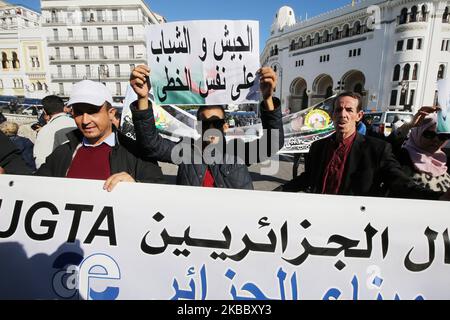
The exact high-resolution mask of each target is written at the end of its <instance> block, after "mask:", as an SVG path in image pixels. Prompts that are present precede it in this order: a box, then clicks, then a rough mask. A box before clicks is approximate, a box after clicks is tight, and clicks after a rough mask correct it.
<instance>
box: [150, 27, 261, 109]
mask: <svg viewBox="0 0 450 320" xmlns="http://www.w3.org/2000/svg"><path fill="white" fill-rule="evenodd" d="M146 35H147V50H148V54H147V56H148V63H149V66H150V68H151V70H152V76H151V83H152V88H153V90H154V97H155V102H156V104H161V105H163V104H176V105H220V104H228V103H233V104H241V103H258V102H259V81H258V80H257V71H258V69H259V68H260V63H259V23H258V22H257V21H227V20H222V21H185V22H174V23H166V24H161V25H151V26H148V27H147V30H146Z"/></svg>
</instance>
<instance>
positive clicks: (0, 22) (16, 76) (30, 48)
mask: <svg viewBox="0 0 450 320" xmlns="http://www.w3.org/2000/svg"><path fill="white" fill-rule="evenodd" d="M39 22H40V15H39V13H37V12H35V11H33V10H31V9H28V8H26V7H24V6H20V5H13V4H9V3H7V2H6V1H1V0H0V60H1V65H0V95H11V96H17V97H27V98H43V97H44V96H46V95H48V93H49V90H48V83H49V77H48V76H47V70H48V68H47V66H48V63H47V59H48V57H47V53H46V47H47V44H46V39H45V36H44V35H43V33H42V31H41V30H40V28H39V26H40V23H39Z"/></svg>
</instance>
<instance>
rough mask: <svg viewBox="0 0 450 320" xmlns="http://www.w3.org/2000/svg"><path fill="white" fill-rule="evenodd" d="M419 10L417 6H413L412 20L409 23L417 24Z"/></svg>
mask: <svg viewBox="0 0 450 320" xmlns="http://www.w3.org/2000/svg"><path fill="white" fill-rule="evenodd" d="M418 10H419V9H418V8H417V6H413V7H412V8H411V15H410V19H409V22H416V21H417V12H418Z"/></svg>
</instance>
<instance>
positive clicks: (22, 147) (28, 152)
mask: <svg viewBox="0 0 450 320" xmlns="http://www.w3.org/2000/svg"><path fill="white" fill-rule="evenodd" d="M9 140H11V142H12V143H14V145H15V146H16V147H17V148H18V149H19V151H20V155H21V156H22V159H23V160H24V161H25V163H26V164H27V166H28V168H30V170H31V171H33V172H34V171H36V163H35V162H34V156H33V147H34V143H33V142H31V140H30V139H28V138H25V137H21V136H17V135H15V136H11V137H9Z"/></svg>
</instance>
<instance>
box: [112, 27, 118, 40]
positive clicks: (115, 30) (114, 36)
mask: <svg viewBox="0 0 450 320" xmlns="http://www.w3.org/2000/svg"><path fill="white" fill-rule="evenodd" d="M112 30H113V40H119V30H118V29H117V27H113V28H112Z"/></svg>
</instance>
